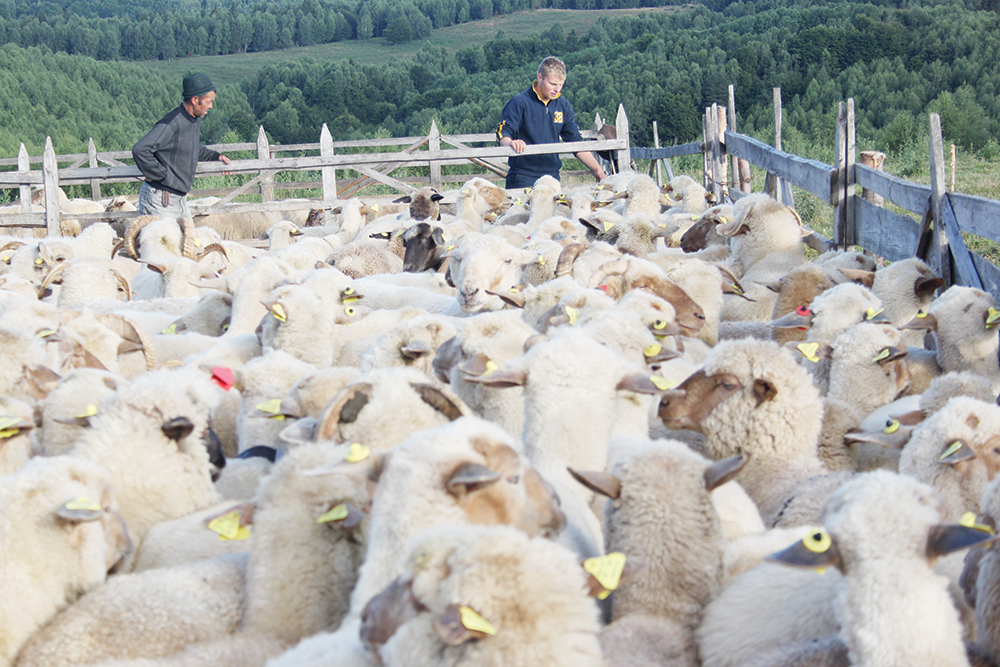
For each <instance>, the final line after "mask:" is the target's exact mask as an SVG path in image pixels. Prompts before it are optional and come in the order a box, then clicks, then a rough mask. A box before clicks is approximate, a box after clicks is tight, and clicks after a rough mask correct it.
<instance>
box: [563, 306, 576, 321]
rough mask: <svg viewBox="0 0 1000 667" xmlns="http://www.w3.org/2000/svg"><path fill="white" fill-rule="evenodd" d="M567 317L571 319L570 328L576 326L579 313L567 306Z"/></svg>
mask: <svg viewBox="0 0 1000 667" xmlns="http://www.w3.org/2000/svg"><path fill="white" fill-rule="evenodd" d="M565 310H566V317H568V318H569V324H570V326H576V321H577V319H578V318H579V313H578V312H577V310H576V308H574V307H573V306H566V309H565Z"/></svg>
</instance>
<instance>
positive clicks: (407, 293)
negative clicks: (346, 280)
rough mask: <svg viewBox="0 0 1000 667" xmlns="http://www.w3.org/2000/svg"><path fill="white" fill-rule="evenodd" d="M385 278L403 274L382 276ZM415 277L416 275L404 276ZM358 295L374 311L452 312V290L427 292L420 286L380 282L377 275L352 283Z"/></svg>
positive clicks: (453, 299)
mask: <svg viewBox="0 0 1000 667" xmlns="http://www.w3.org/2000/svg"><path fill="white" fill-rule="evenodd" d="M382 275H386V276H394V275H403V274H382ZM405 275H416V274H405ZM354 287H355V289H356V290H357V292H358V294H363V295H364V305H365V306H367V307H369V308H372V309H374V310H379V309H381V310H396V309H400V308H408V307H409V308H421V309H423V310H426V311H427V312H428V313H444V312H446V311H449V310H454V304H455V294H454V291H453V290H454V288H448V291H449V292H451V293H450V294H449V293H445V292H443V291H442V292H438V291H432V290H428V289H427V288H425V287H422V286H413V285H399V284H395V283H390V282H387V281H385V280H382V279H381V277H380V276H379V275H374V276H364V277H362V278H359V279H358V280H356V281H355V282H354Z"/></svg>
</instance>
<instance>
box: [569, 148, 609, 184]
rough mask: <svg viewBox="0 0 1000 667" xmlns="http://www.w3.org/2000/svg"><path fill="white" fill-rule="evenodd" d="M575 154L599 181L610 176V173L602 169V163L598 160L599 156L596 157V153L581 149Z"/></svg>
mask: <svg viewBox="0 0 1000 667" xmlns="http://www.w3.org/2000/svg"><path fill="white" fill-rule="evenodd" d="M574 155H575V156H576V159H577V160H579V161H580V162H582V163H583V164H584V166H585V167H587V169H589V170H590V173H592V174H593V175H594V178H596V179H597V182H598V183H600V182H601V181H603V180H604V179H605V178H607V177H608V175H607V174H605V173H604V170H603V169H601V165H600V164H599V163H598V162H597V158H595V157H594V154H593V153H591V152H590V151H580V152H579V153H574Z"/></svg>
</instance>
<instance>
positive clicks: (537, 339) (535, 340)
mask: <svg viewBox="0 0 1000 667" xmlns="http://www.w3.org/2000/svg"><path fill="white" fill-rule="evenodd" d="M548 339H549V337H548V336H546V335H545V334H541V333H539V334H535V335H534V336H528V338H527V339H525V341H524V349H523V352H527V351H528V350H530V349H531V348H533V347H534V346H536V345H538V344H539V343H544V342H545V341H547V340H548Z"/></svg>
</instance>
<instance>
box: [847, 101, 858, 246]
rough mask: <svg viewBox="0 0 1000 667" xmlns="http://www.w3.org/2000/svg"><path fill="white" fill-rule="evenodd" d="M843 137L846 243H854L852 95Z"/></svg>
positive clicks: (855, 239)
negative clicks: (845, 145) (845, 147)
mask: <svg viewBox="0 0 1000 667" xmlns="http://www.w3.org/2000/svg"><path fill="white" fill-rule="evenodd" d="M845 138H846V139H847V149H846V151H845V155H844V157H845V158H846V159H847V162H846V165H845V167H844V175H845V176H846V177H847V178H846V180H845V181H844V206H845V210H844V214H845V216H846V218H845V219H846V220H847V243H848V245H854V244H856V243H857V237H858V234H857V224H856V223H855V220H854V191H855V185H854V181H855V178H856V175H855V173H854V162H855V159H856V157H855V156H856V154H857V144H856V142H855V129H854V98H853V97H848V98H847V134H846V137H845Z"/></svg>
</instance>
